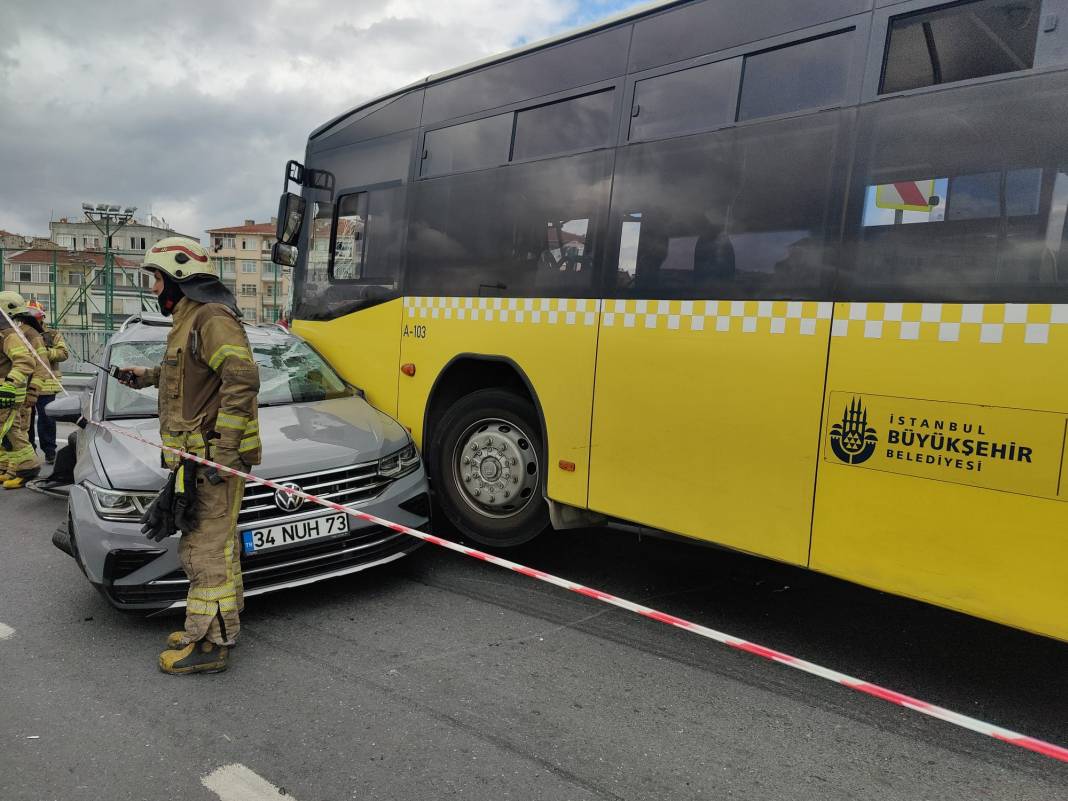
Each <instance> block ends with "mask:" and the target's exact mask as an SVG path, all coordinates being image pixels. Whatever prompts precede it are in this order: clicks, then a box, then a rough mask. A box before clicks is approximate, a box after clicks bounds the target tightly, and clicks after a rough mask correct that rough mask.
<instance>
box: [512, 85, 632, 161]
mask: <svg viewBox="0 0 1068 801" xmlns="http://www.w3.org/2000/svg"><path fill="white" fill-rule="evenodd" d="M613 97H614V93H613V92H612V91H607V92H598V93H597V94H594V95H586V96H585V97H576V98H572V99H571V100H563V101H561V102H559V103H552V104H550V105H547V106H538V107H537V108H532V109H528V110H526V111H520V112H519V113H518V114H517V115H516V122H515V145H514V150H513V152H512V158H513V159H528V158H534V157H535V156H546V155H550V154H553V153H566V152H567V151H569V150H588V149H590V148H595V147H605V146H607V145H610V144H612V142H613V141H614V136H613V129H614V126H613V124H612V123H613V118H612V106H613Z"/></svg>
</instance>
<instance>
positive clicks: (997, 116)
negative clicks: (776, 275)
mask: <svg viewBox="0 0 1068 801" xmlns="http://www.w3.org/2000/svg"><path fill="white" fill-rule="evenodd" d="M861 115H862V116H861V122H862V127H861V133H860V136H859V140H858V149H857V176H858V178H857V184H856V185H855V186H854V187H853V189H852V191H851V193H850V195H851V196H850V213H849V214H848V217H847V236H848V244H849V248H848V249H847V253H848V258H847V261H846V262H845V264H844V271H843V277H844V278H848V279H849V282H848V283H847V284H846V287H847V289H848V292H849V294H850V296H851V297H857V298H860V297H864V298H877V297H889V298H899V299H906V300H907V299H910V298H917V299H923V300H931V301H938V300H944V301H975V302H1005V301H1013V300H1015V301H1022V302H1063V301H1064V300H1065V299H1068V242H1066V239H1065V234H1066V232H1065V224H1064V223H1065V208H1066V206H1068V140H1066V139H1065V137H1064V135H1063V131H1062V122H1061V121H1063V120H1064V119H1065V115H1068V76H1065V74H1064V73H1056V74H1051V75H1043V76H1036V77H1033V78H1026V79H1023V80H1016V81H1005V82H998V83H989V84H983V85H979V86H971V87H967V88H961V89H956V90H954V91H952V92H941V93H938V94H932V95H914V96H911V97H903V98H897V99H894V100H888V101H884V102H882V103H879V104H876V105H873V106H868V107H865V108H864V109H862V111H861ZM887 187H891V188H890V189H887Z"/></svg>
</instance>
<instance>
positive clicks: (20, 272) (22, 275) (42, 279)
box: [9, 264, 52, 284]
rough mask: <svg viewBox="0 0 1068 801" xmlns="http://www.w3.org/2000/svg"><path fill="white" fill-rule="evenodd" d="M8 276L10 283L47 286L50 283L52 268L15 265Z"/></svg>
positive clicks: (48, 266) (39, 265)
mask: <svg viewBox="0 0 1068 801" xmlns="http://www.w3.org/2000/svg"><path fill="white" fill-rule="evenodd" d="M9 274H10V277H11V280H12V281H16V282H18V283H21V284H47V283H50V282H51V281H52V267H51V266H50V265H48V264H15V265H13V266H12V268H11V271H10V273H9Z"/></svg>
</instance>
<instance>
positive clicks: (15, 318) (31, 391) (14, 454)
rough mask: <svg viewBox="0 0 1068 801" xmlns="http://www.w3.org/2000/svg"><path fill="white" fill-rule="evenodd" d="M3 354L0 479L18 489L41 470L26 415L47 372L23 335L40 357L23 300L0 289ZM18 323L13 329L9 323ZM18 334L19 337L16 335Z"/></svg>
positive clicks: (40, 345)
mask: <svg viewBox="0 0 1068 801" xmlns="http://www.w3.org/2000/svg"><path fill="white" fill-rule="evenodd" d="M0 308H2V309H3V310H4V312H6V317H5V316H4V315H0V326H3V331H2V332H0V333H2V336H3V356H2V357H0V373H2V374H3V375H4V376H5V377H4V381H3V383H2V384H0V434H2V435H3V436H2V437H0V446H2V447H0V482H2V484H3V487H4V489H5V490H14V489H22V487H23V486H25V484H26V482H27V481H28V480H29V479H31V478H33V477H34V476H36V475H37V474H38V473H39V472H40V470H41V463H40V462H39V461H38V459H37V452H36V451H35V450H34V449H33V446H32V445H31V444H30V440H29V438H28V436H27V435H28V433H29V429H30V414H31V412H32V411H33V407H34V404H36V403H37V398H38V396H39V395H40V394H41V390H42V388H43V387H44V383H45V380H46V376H47V373H46V372H45V369H44V367H43V365H42V364H41V363H40V362H39V360H38V358H37V357H35V356H34V354H33V353H31V352H30V351H29V350H28V349H27V348H26V344H25V342H23V338H25V339H26V340H27V341H29V343H30V345H31V347H33V349H34V350H36V351H37V353H38V354H39V355H40V356H41V357H44V355H45V347H44V341H43V340H42V339H41V333H40V327H39V324H38V323H37V321H36V320H35V319H34V317H33V315H32V313H31V310H30V307H29V306H28V305H27V303H26V300H25V299H24V298H23V297H22V295H20V294H19V293H17V292H0ZM8 319H10V320H11V322H12V323H14V325H16V326H18V331H16V330H15V329H14V328H13V327H12V326H11V323H9V322H8ZM19 333H21V334H22V336H21V337H20V336H19Z"/></svg>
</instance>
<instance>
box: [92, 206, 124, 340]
mask: <svg viewBox="0 0 1068 801" xmlns="http://www.w3.org/2000/svg"><path fill="white" fill-rule="evenodd" d="M121 208H122V207H121V206H118V205H116V204H114V203H97V204H96V206H94V205H93V204H92V203H82V211H83V212H85V217H86V219H88V220H89V222H91V223H92V224H93V225H95V226H96V229H97V230H98V231H100V233H101V235H102V236H103V237H104V327H105V329H106V330H107V331H108V332H109V333H110V332H111V331H112V330H113V329H114V327H115V326H114V322H113V319H112V305H113V303H114V299H115V256H114V254H113V253H112V252H111V237H112V236H114V235H115V234H117V233H118V232H119V231H121V230H122V228H123V226H124V225H126V223H128V222H130V220H132V219H133V215H134V212H135V211H137V207H136V206H127V207H126V209H125V210H123V211H120V209H121ZM101 224H103V227H101Z"/></svg>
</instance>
